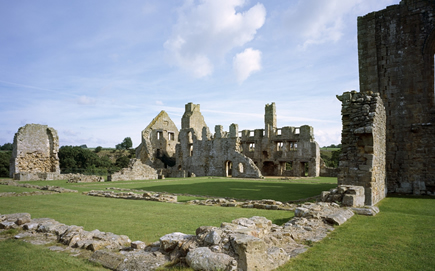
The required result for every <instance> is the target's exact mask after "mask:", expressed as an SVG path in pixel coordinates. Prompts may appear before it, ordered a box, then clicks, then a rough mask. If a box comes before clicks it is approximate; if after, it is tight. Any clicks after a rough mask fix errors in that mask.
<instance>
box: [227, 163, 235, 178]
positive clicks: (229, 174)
mask: <svg viewBox="0 0 435 271" xmlns="http://www.w3.org/2000/svg"><path fill="white" fill-rule="evenodd" d="M225 177H233V162H231V161H226V162H225Z"/></svg>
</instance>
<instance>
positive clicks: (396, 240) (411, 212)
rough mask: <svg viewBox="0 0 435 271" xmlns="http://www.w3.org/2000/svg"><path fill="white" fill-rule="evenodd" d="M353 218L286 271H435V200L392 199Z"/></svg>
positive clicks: (288, 265)
mask: <svg viewBox="0 0 435 271" xmlns="http://www.w3.org/2000/svg"><path fill="white" fill-rule="evenodd" d="M379 208H380V210H381V212H380V213H379V214H378V215H376V216H375V217H366V216H357V215H356V216H354V217H353V218H351V219H350V221H348V222H346V223H345V224H343V225H342V226H340V227H337V228H336V230H335V231H334V232H333V233H331V234H330V235H329V236H328V237H327V238H325V239H324V240H323V241H321V242H320V243H317V244H314V246H313V247H312V248H311V249H310V250H309V251H308V252H307V253H304V254H302V255H300V256H298V257H296V258H295V259H292V260H291V261H290V262H289V263H288V264H286V265H285V266H282V267H281V268H279V269H278V271H284V270H435V257H434V255H435V199H434V198H428V197H424V198H423V197H422V198H415V197H404V198H400V197H390V198H386V199H384V200H382V201H381V202H380V204H379Z"/></svg>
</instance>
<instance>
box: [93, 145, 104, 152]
mask: <svg viewBox="0 0 435 271" xmlns="http://www.w3.org/2000/svg"><path fill="white" fill-rule="evenodd" d="M102 149H103V147H101V146H98V147H96V148H95V152H96V153H99V152H100V151H101V150H102Z"/></svg>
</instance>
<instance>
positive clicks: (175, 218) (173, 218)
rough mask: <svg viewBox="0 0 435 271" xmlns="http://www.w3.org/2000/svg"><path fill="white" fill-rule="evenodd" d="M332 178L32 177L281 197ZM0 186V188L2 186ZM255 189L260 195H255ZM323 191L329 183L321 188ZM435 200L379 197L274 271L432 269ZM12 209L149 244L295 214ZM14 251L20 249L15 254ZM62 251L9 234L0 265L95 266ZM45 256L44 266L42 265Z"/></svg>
mask: <svg viewBox="0 0 435 271" xmlns="http://www.w3.org/2000/svg"><path fill="white" fill-rule="evenodd" d="M207 180H208V182H209V183H207ZM333 180H334V179H332V178H316V179H311V180H310V179H303V180H292V181H280V180H237V179H225V178H216V179H215V178H212V179H208V178H189V179H165V180H158V181H132V182H113V183H95V184H66V183H65V181H50V182H32V183H33V184H38V185H46V184H49V185H61V186H63V187H66V188H70V189H77V190H80V191H88V190H91V189H102V188H104V187H108V186H113V187H123V188H132V189H145V190H151V191H168V192H175V193H190V194H199V195H203V194H208V195H214V196H229V197H235V198H245V197H246V198H249V199H255V198H272V199H278V200H284V201H285V199H287V200H290V199H293V198H294V197H296V198H297V194H298V193H301V195H302V196H300V197H299V198H302V197H308V196H313V194H312V193H314V192H315V191H317V189H319V187H321V186H322V185H326V186H329V187H330V186H334V185H331V184H330V183H331V182H333ZM207 184H208V185H207ZM2 187H4V186H0V188H2ZM190 189H192V190H193V191H190ZM258 189H260V192H262V193H258ZM327 189H329V188H326V189H324V190H327ZM188 190H189V191H188ZM282 190H284V191H282ZM321 190H322V189H320V191H321ZM225 191H226V192H227V193H226V194H225V193H224V192H225ZM298 191H302V192H298ZM307 191H309V192H307ZM221 193H224V194H221ZM316 193H317V192H316ZM319 193H320V192H319ZM317 194H318V193H317ZM274 195H276V197H275V196H274ZM434 204H435V199H434V198H429V197H421V198H415V197H389V198H386V199H384V200H383V201H381V202H380V204H379V208H380V210H381V212H380V213H379V214H378V215H377V216H375V217H365V216H357V215H356V216H354V217H353V218H351V219H350V220H349V221H348V222H347V223H345V224H344V225H342V226H340V227H337V228H336V230H335V231H334V232H332V233H331V234H330V235H329V237H327V238H325V239H324V240H323V241H321V242H320V243H315V244H314V245H313V247H312V248H311V249H310V250H309V251H308V252H306V253H304V254H302V255H299V256H298V257H296V258H295V259H292V260H291V261H290V262H289V263H288V264H286V265H285V266H283V267H281V268H280V269H278V270H280V271H283V270H434V268H433V267H434V266H435V257H434V256H433V255H435V230H434V229H435V227H434V225H435V208H434V206H435V205H434ZM15 212H28V213H30V214H31V215H32V217H34V218H36V217H50V218H54V219H56V220H58V221H60V222H62V223H65V224H68V225H73V224H74V225H81V226H84V227H85V229H86V230H93V229H99V230H101V231H110V232H114V233H116V234H125V235H128V236H129V237H130V238H131V239H132V240H142V241H145V242H147V243H150V242H154V241H156V240H158V238H159V237H161V236H163V235H164V234H167V233H171V232H175V231H180V232H184V233H188V234H194V231H195V229H196V228H197V227H199V226H202V225H212V226H219V225H220V223H221V222H224V221H225V222H229V221H231V220H233V219H235V218H239V217H251V216H254V215H258V216H265V217H267V218H268V219H271V220H272V221H273V222H274V223H275V224H279V225H281V224H283V223H285V222H286V221H288V220H289V219H291V217H292V216H293V213H291V212H287V211H266V210H257V209H242V208H223V207H207V206H193V205H184V204H174V203H159V202H148V201H137V200H122V199H111V198H100V197H89V196H85V195H82V194H80V193H66V194H54V195H44V196H29V197H7V198H0V213H1V214H5V213H15ZM42 251H44V252H42ZM16 255H20V256H19V257H20V258H19V260H18V258H17V256H16ZM35 255H37V256H35ZM61 255H63V254H62V253H57V252H51V251H48V250H47V249H45V250H42V248H40V247H37V246H30V245H28V244H21V243H18V241H15V240H11V241H1V242H0V270H53V269H59V270H60V269H62V270H86V268H87V269H89V270H91V269H96V267H95V266H92V265H90V264H89V265H88V264H86V265H83V264H84V262H83V260H81V259H75V258H73V257H69V258H68V259H71V263H69V264H66V265H65V264H64V263H65V262H67V261H70V260H66V258H64V256H61ZM45 262H47V268H45V267H44V266H45V265H44V263H45ZM48 264H50V265H48ZM77 266H78V267H77ZM56 267H58V268H56Z"/></svg>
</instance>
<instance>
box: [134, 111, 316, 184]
mask: <svg viewBox="0 0 435 271" xmlns="http://www.w3.org/2000/svg"><path fill="white" fill-rule="evenodd" d="M265 111H266V112H265V117H264V118H265V128H264V129H256V130H253V131H251V130H242V131H239V128H238V125H237V124H234V123H233V124H231V125H230V127H229V132H227V131H224V129H223V127H222V126H221V125H216V126H215V129H214V134H212V133H211V132H210V130H209V128H208V126H207V124H206V123H205V121H204V117H203V116H202V114H201V112H200V106H199V105H198V104H193V103H188V104H186V106H185V112H184V115H183V117H182V119H181V130H180V131H178V130H177V128H176V126H175V125H174V123H173V122H172V120H171V119H170V118H169V116H168V115H167V114H166V112H164V111H162V112H160V113H159V114H158V115H157V117H156V118H154V119H153V120H152V121H151V123H150V124H149V125H148V126H147V128H145V130H143V131H142V143H141V145H140V146H139V147H138V149H137V152H136V156H137V158H139V159H141V161H142V162H143V163H144V164H147V165H152V166H154V167H155V168H157V169H158V170H159V171H160V174H162V175H164V176H171V177H187V176H227V177H228V176H233V177H246V178H261V177H262V176H263V175H264V176H271V175H273V176H306V175H307V176H312V177H317V176H319V171H320V149H319V145H318V144H317V142H315V141H314V133H313V128H312V127H311V126H308V125H305V126H301V127H290V126H286V127H282V128H278V127H277V125H276V123H277V117H276V106H275V103H272V104H270V105H269V104H267V105H266V107H265Z"/></svg>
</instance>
